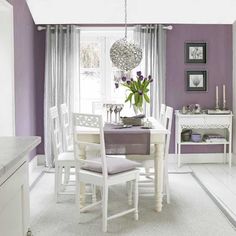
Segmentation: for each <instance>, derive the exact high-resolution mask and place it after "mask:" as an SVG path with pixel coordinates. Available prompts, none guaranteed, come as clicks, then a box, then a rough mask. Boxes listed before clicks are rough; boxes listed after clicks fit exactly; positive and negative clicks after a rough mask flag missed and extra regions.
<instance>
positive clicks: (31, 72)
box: [9, 0, 232, 156]
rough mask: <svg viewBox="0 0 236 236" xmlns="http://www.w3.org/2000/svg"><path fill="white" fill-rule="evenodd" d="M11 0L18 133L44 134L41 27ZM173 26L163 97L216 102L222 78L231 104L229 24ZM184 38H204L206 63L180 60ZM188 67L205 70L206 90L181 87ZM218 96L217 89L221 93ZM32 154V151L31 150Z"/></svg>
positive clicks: (20, 2) (176, 102)
mask: <svg viewBox="0 0 236 236" xmlns="http://www.w3.org/2000/svg"><path fill="white" fill-rule="evenodd" d="M9 2H10V3H11V4H12V5H13V7H14V24H15V25H14V37H15V96H16V98H15V99H16V135H39V136H41V137H43V133H44V130H43V89H44V58H45V55H44V51H45V31H41V32H38V31H37V30H36V26H35V25H34V23H33V20H32V17H31V15H30V12H29V9H28V6H27V4H26V2H25V0H9ZM173 26H174V28H173V30H172V31H169V32H168V33H167V82H166V83H167V84H166V87H167V96H166V103H167V104H168V105H170V106H172V107H174V109H180V108H181V107H182V106H183V105H186V104H191V103H199V104H200V105H201V106H202V107H203V108H205V107H214V97H215V95H214V94H215V86H216V85H219V86H221V85H222V84H226V89H227V102H228V107H229V108H231V106H232V91H231V88H232V26H231V25H173ZM185 41H205V42H207V44H208V50H207V52H208V54H207V64H205V65H204V64H199V65H197V64H185V63H184V42H185ZM186 69H206V70H207V71H208V92H186V91H185V77H184V74H185V70H186ZM221 96H222V94H221V92H220V99H221ZM173 124H174V123H173ZM172 134H173V135H172V139H171V152H173V151H174V125H173V131H172ZM199 148H200V149H199ZM192 149H193V148H191V151H192ZM219 150H221V147H206V146H205V147H194V151H201V152H216V151H219ZM185 151H188V150H187V149H185ZM37 153H38V154H43V153H44V149H43V144H41V145H40V146H39V147H38V149H37ZM34 155H35V153H33V154H32V156H34Z"/></svg>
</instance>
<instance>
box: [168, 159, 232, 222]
mask: <svg viewBox="0 0 236 236" xmlns="http://www.w3.org/2000/svg"><path fill="white" fill-rule="evenodd" d="M169 172H170V173H188V172H193V174H194V175H195V176H196V177H197V179H198V180H199V181H200V182H201V183H202V185H203V186H204V187H205V188H206V189H207V190H208V191H209V192H210V193H211V194H212V196H213V197H214V198H215V199H216V200H217V201H218V203H220V204H221V205H222V206H223V208H224V209H225V210H226V212H227V214H229V215H230V217H231V218H232V219H233V220H234V221H235V222H236V165H233V166H232V168H231V169H229V167H228V165H227V164H184V165H182V167H181V168H178V167H177V164H175V163H171V164H170V165H169Z"/></svg>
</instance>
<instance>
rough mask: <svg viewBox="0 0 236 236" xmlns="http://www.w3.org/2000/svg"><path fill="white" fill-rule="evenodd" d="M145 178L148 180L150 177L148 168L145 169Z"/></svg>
mask: <svg viewBox="0 0 236 236" xmlns="http://www.w3.org/2000/svg"><path fill="white" fill-rule="evenodd" d="M145 176H146V177H147V178H148V177H149V176H150V168H149V167H145Z"/></svg>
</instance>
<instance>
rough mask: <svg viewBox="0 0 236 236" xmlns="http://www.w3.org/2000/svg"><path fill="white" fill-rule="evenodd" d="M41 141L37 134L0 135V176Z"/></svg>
mask: <svg viewBox="0 0 236 236" xmlns="http://www.w3.org/2000/svg"><path fill="white" fill-rule="evenodd" d="M40 142H41V138H40V137H37V136H29V137H0V178H1V177H2V176H3V175H4V174H5V173H6V172H7V171H9V170H10V169H11V168H13V167H14V165H16V164H17V163H18V162H20V160H21V159H22V158H25V156H26V154H28V153H29V152H30V151H31V150H33V149H34V148H35V147H36V146H37V145H38V144H39V143H40Z"/></svg>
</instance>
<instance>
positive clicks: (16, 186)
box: [0, 137, 40, 236]
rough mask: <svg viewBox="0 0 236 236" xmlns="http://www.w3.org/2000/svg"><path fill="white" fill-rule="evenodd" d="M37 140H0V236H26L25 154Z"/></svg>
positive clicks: (27, 199) (26, 179)
mask: <svg viewBox="0 0 236 236" xmlns="http://www.w3.org/2000/svg"><path fill="white" fill-rule="evenodd" d="M39 143H40V138H39V137H0V150H1V153H0V235H1V236H26V235H27V231H28V228H29V217H30V209H29V181H28V153H29V152H30V151H31V150H32V149H34V148H35V147H36V146H37V145H38V144H39Z"/></svg>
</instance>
